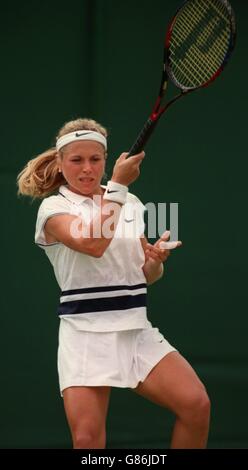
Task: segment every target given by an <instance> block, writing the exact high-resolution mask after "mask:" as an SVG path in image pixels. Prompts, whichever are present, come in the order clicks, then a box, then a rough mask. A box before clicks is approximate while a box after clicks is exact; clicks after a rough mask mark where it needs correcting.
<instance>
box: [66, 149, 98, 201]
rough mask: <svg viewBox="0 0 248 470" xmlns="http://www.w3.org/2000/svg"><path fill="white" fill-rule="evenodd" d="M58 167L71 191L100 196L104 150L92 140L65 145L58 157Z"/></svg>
mask: <svg viewBox="0 0 248 470" xmlns="http://www.w3.org/2000/svg"><path fill="white" fill-rule="evenodd" d="M59 167H60V168H61V170H62V173H63V175H64V177H65V179H66V181H67V183H68V187H69V189H70V190H71V191H73V192H74V193H77V194H83V195H85V196H93V195H94V194H101V192H102V191H101V187H100V184H101V180H102V177H103V174H104V170H105V150H104V147H103V146H102V144H100V143H99V142H94V141H92V140H80V141H78V142H72V143H70V144H68V145H66V146H65V147H64V148H63V149H62V158H60V157H59Z"/></svg>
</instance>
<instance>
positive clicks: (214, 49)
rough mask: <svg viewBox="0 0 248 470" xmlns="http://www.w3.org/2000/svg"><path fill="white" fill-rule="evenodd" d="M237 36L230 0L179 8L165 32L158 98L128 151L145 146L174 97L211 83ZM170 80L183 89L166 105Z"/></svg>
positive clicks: (194, 0) (197, 0)
mask: <svg viewBox="0 0 248 470" xmlns="http://www.w3.org/2000/svg"><path fill="white" fill-rule="evenodd" d="M235 39H236V23H235V16H234V12H233V9H232V7H231V5H230V3H229V1H227V0H188V1H186V2H185V3H184V4H183V5H182V6H181V8H179V9H178V10H177V12H176V14H175V16H174V17H173V19H172V20H171V22H170V24H169V27H168V30H167V33H166V38H165V48H164V64H163V72H162V79H161V85H160V90H159V94H158V98H157V100H156V103H155V105H154V108H153V110H152V113H151V114H150V116H149V118H148V120H147V121H146V123H145V125H144V127H143V128H142V130H141V132H140V133H139V135H138V137H137V139H136V141H135V143H134V144H133V145H132V147H131V149H130V150H129V155H135V154H136V153H139V152H141V150H143V148H144V147H145V144H146V143H147V141H148V139H149V137H150V136H151V134H152V132H153V130H154V129H155V127H156V125H157V123H158V120H159V118H160V117H161V116H162V114H163V113H164V112H165V111H166V110H167V109H168V108H169V107H170V106H171V105H172V104H173V103H174V102H175V101H177V100H178V99H179V98H182V97H183V96H185V95H187V94H188V93H190V92H192V91H194V90H197V89H199V88H202V87H206V86H208V85H210V83H212V82H213V81H214V80H215V79H216V78H217V77H218V76H219V75H220V73H221V72H222V70H223V69H224V67H225V65H226V64H227V62H228V60H229V58H230V56H231V53H232V51H233V49H234V46H235ZM168 80H171V81H172V83H173V84H174V85H175V86H176V87H177V88H179V89H180V92H179V93H178V94H176V95H175V96H174V97H173V98H172V99H171V100H170V101H168V102H167V103H166V104H164V105H163V104H162V100H163V98H164V96H165V92H166V89H167V85H168Z"/></svg>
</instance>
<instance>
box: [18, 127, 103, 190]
mask: <svg viewBox="0 0 248 470" xmlns="http://www.w3.org/2000/svg"><path fill="white" fill-rule="evenodd" d="M80 130H89V131H96V132H99V133H100V134H102V135H104V137H107V130H106V129H105V127H103V126H101V124H99V123H98V122H96V121H94V120H93V119H87V118H84V119H83V118H78V119H75V120H74V121H69V122H66V123H65V124H64V125H63V127H62V128H61V129H60V130H59V132H58V135H57V137H56V140H57V139H58V138H59V137H62V136H63V135H66V134H69V132H73V131H80ZM60 153H62V152H61V151H60ZM57 155H58V152H57V150H56V147H52V148H50V149H49V150H46V151H45V152H43V153H42V154H40V155H38V156H37V157H36V158H33V159H32V160H30V161H29V162H28V163H27V164H26V166H25V167H24V168H23V170H22V171H21V172H20V173H19V175H18V176H17V185H18V194H22V195H25V196H31V197H32V198H34V199H35V198H43V197H46V196H48V195H49V194H51V193H53V192H54V191H55V190H56V189H58V188H59V186H60V185H61V184H65V183H66V180H65V178H64V176H63V174H62V173H59V171H58V170H59V167H58V162H57Z"/></svg>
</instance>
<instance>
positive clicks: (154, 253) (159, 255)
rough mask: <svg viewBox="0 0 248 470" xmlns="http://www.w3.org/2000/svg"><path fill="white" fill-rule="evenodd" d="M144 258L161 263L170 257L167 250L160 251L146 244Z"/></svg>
mask: <svg viewBox="0 0 248 470" xmlns="http://www.w3.org/2000/svg"><path fill="white" fill-rule="evenodd" d="M146 256H147V257H148V258H152V259H154V260H155V261H161V262H162V263H163V262H164V261H166V259H167V258H168V256H170V251H169V250H161V249H159V248H158V247H156V246H155V245H151V244H150V243H147V245H146Z"/></svg>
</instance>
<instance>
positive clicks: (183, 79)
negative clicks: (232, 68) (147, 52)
mask: <svg viewBox="0 0 248 470" xmlns="http://www.w3.org/2000/svg"><path fill="white" fill-rule="evenodd" d="M235 40H236V22H235V16H234V11H233V9H232V7H231V5H230V3H229V2H228V0H187V1H186V2H184V4H183V5H182V6H181V7H180V8H179V9H178V10H177V12H176V14H175V16H174V17H173V19H172V21H171V22H170V25H169V28H168V30H167V34H166V40H165V51H164V55H165V57H164V64H165V65H164V67H165V73H166V74H167V75H168V76H169V78H170V79H171V80H172V82H173V83H174V84H175V85H176V86H177V87H178V88H180V89H181V91H182V92H188V91H191V90H195V89H197V88H201V87H205V86H208V85H209V84H210V83H211V82H213V81H214V80H215V79H216V78H217V77H218V76H219V75H220V73H221V72H222V71H223V69H224V67H225V66H226V64H227V63H228V61H229V58H230V56H231V53H232V51H233V49H234V46H235Z"/></svg>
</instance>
